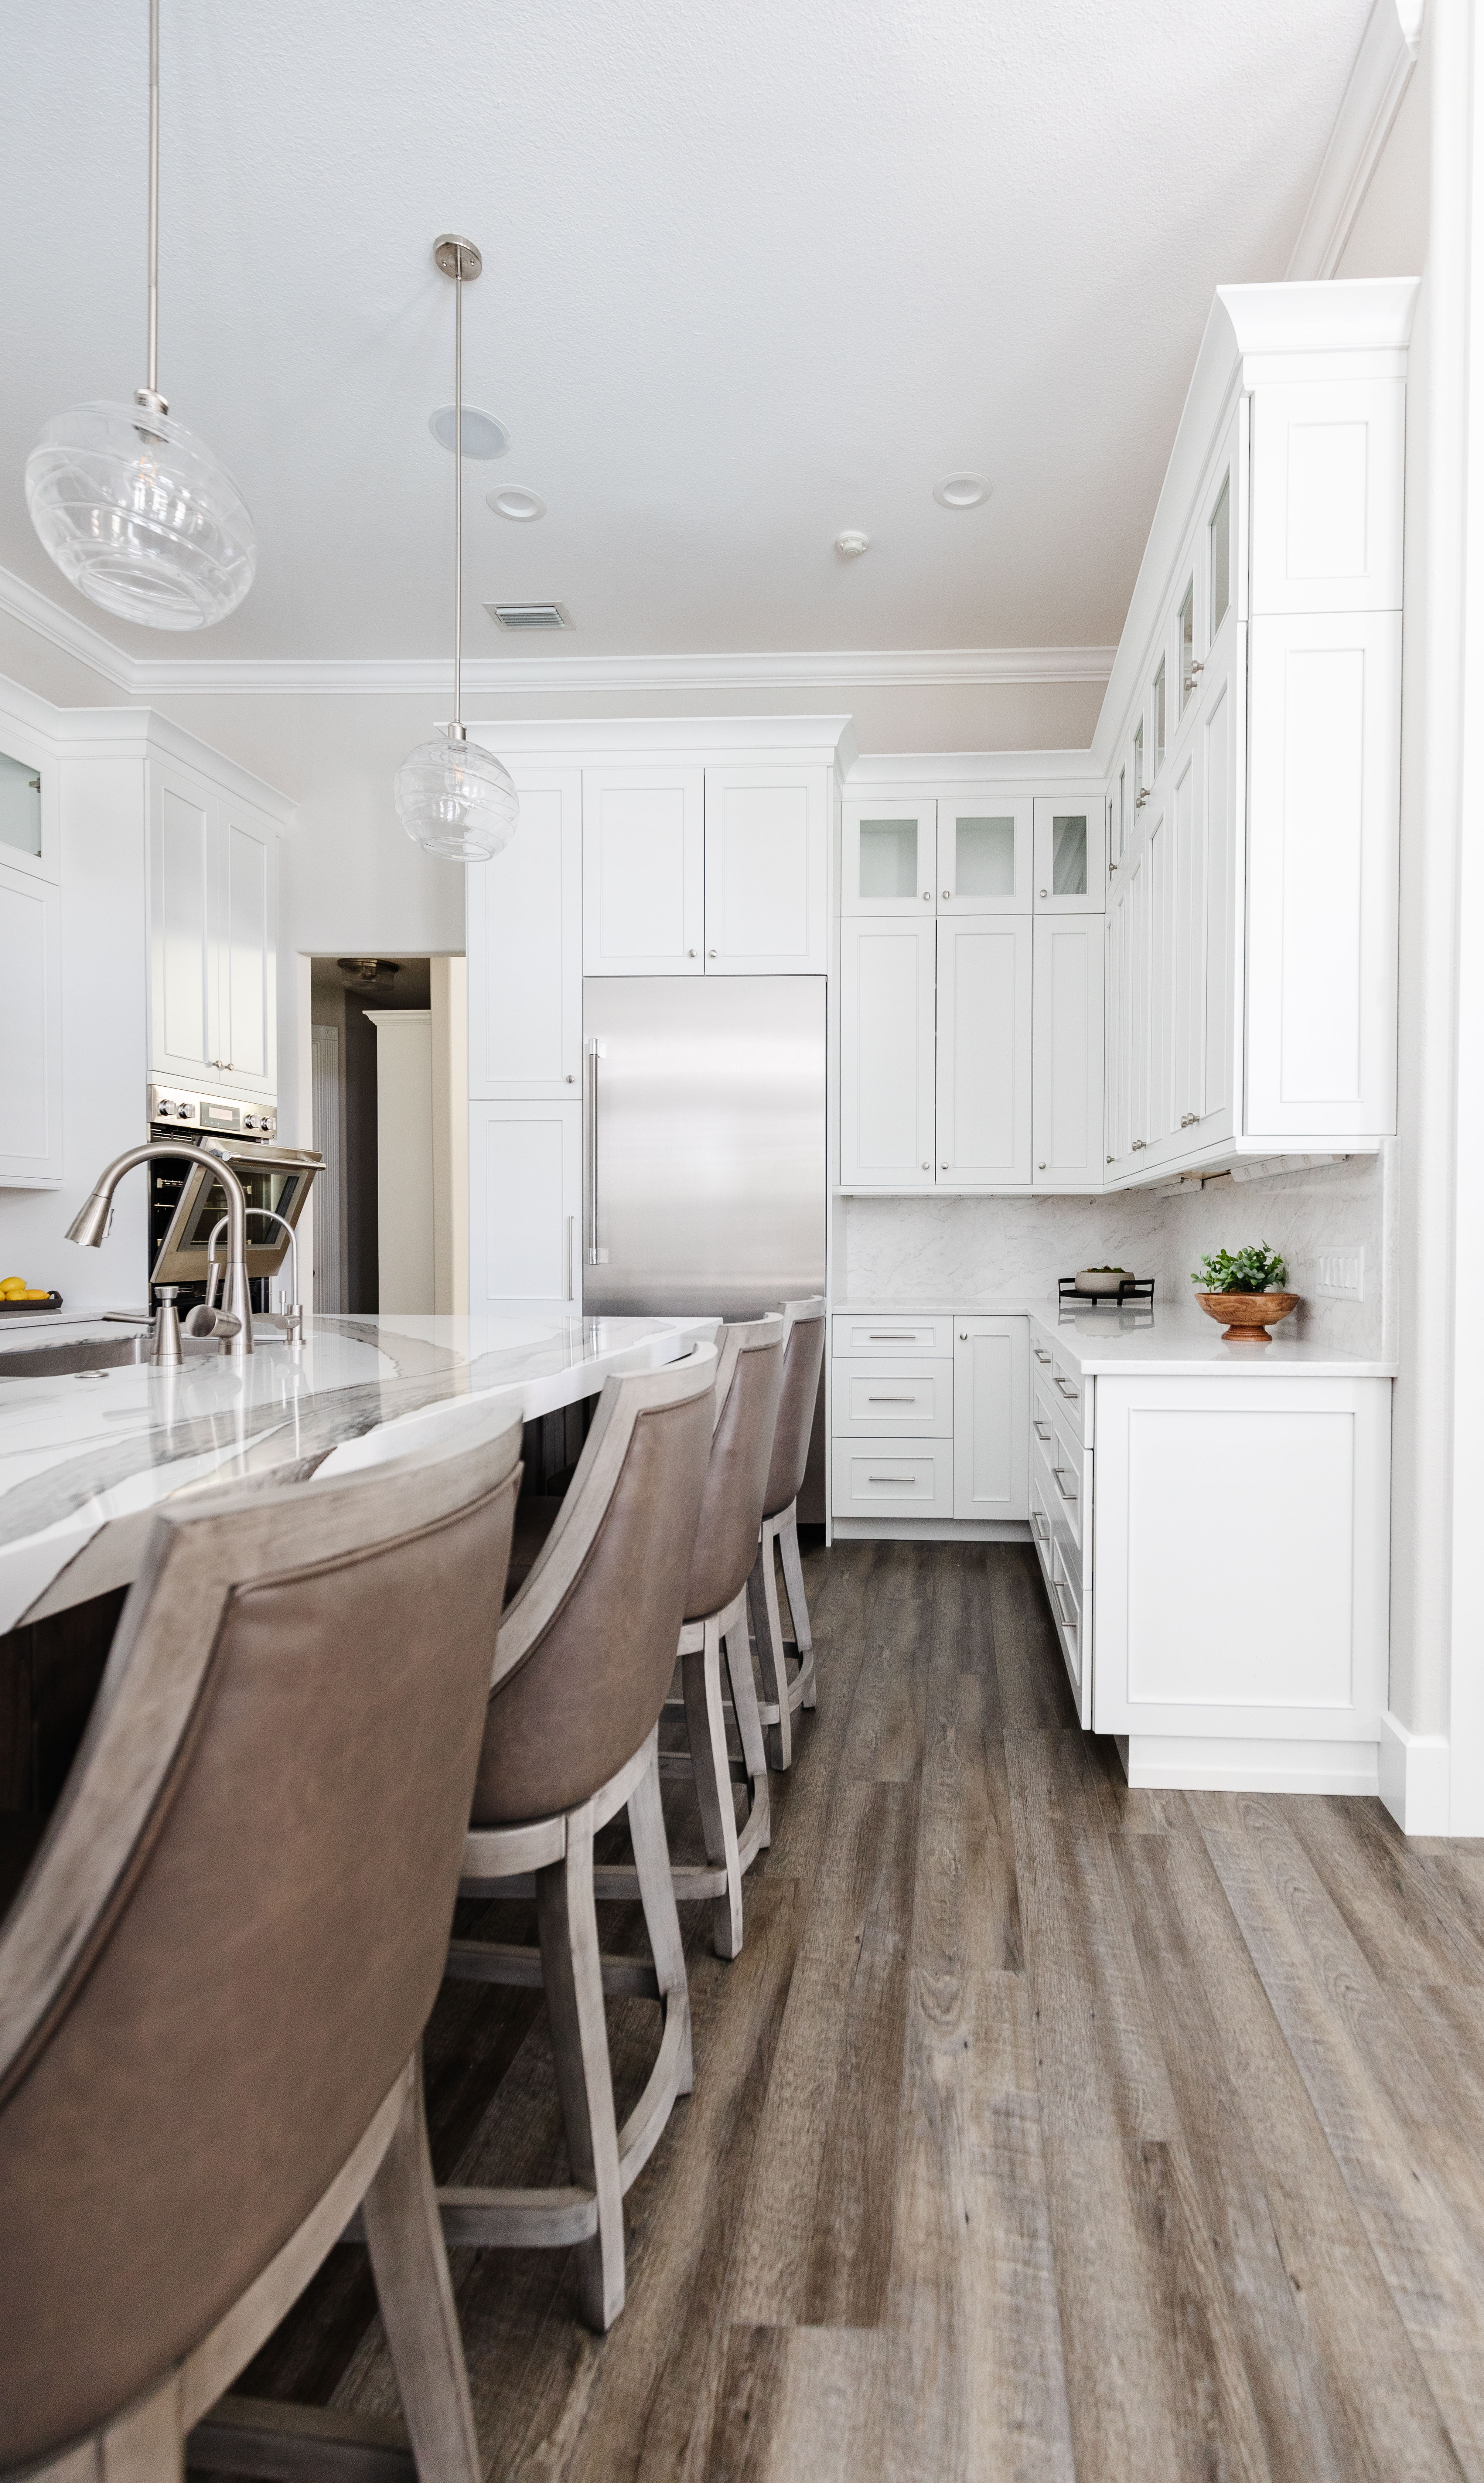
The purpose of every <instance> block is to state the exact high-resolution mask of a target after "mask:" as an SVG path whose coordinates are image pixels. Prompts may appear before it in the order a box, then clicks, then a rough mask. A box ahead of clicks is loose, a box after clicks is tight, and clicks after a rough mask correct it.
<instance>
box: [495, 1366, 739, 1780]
mask: <svg viewBox="0 0 1484 2483" xmlns="http://www.w3.org/2000/svg"><path fill="white" fill-rule="evenodd" d="M716 1360H717V1357H716V1348H715V1347H714V1346H711V1345H702V1346H698V1347H696V1348H694V1350H693V1351H692V1352H691V1353H690V1354H689V1355H687V1356H686V1357H685V1359H684V1360H682V1361H679V1362H672V1363H667V1364H666V1365H665V1367H664V1368H663V1369H662V1370H660V1371H645V1372H634V1373H631V1374H628V1375H625V1376H623V1377H622V1378H615V1379H609V1380H608V1381H606V1382H605V1384H604V1387H603V1393H602V1395H601V1397H600V1398H599V1399H598V1402H597V1412H596V1415H595V1417H594V1420H593V1428H592V1429H591V1430H590V1431H589V1433H588V1438H587V1444H586V1446H585V1448H584V1449H583V1452H582V1456H581V1458H580V1460H579V1462H578V1465H577V1471H576V1473H575V1474H574V1475H573V1477H572V1479H571V1482H570V1484H569V1486H568V1490H567V1494H566V1497H565V1499H564V1500H563V1502H562V1507H561V1510H560V1513H559V1514H558V1517H557V1521H556V1524H555V1525H554V1526H553V1527H552V1530H551V1532H550V1534H549V1535H547V1537H546V1540H545V1542H544V1543H543V1546H542V1548H541V1552H540V1555H539V1557H538V1559H537V1561H536V1562H535V1565H534V1566H533V1568H532V1570H531V1573H530V1576H529V1577H528V1578H527V1579H526V1581H525V1584H524V1585H523V1586H522V1587H521V1589H520V1590H519V1592H518V1593H517V1594H516V1595H514V1596H513V1597H512V1599H511V1602H510V1604H509V1606H508V1608H507V1610H506V1613H505V1615H504V1618H503V1620H502V1621H501V1623H500V1640H499V1646H498V1648H497V1650H496V1654H495V1661H494V1672H493V1677H492V1679H491V1682H490V1708H489V1718H488V1722H487V1725H486V1731H485V1744H484V1749H483V1752H482V1753H481V1757H480V1762H479V1776H478V1781H477V1783H476V1786H475V1789H474V1803H473V1811H472V1819H473V1825H474V1826H475V1827H476V1828H481V1827H483V1828H493V1827H501V1826H505V1825H508V1824H510V1823H513V1822H515V1821H517V1820H522V1819H543V1818H548V1817H549V1816H550V1815H551V1814H552V1813H553V1812H556V1811H561V1810H570V1809H572V1808H573V1807H574V1806H575V1805H576V1804H577V1803H578V1802H586V1801H587V1800H588V1799H589V1797H590V1796H591V1795H593V1794H595V1793H596V1792H597V1790H598V1788H599V1786H600V1785H604V1784H606V1783H607V1781H608V1779H609V1777H610V1776H613V1775H617V1774H618V1772H619V1770H620V1768H622V1767H623V1765H624V1763H625V1761H627V1760H628V1759H631V1758H632V1757H633V1755H634V1752H635V1751H636V1750H637V1749H640V1748H641V1747H642V1745H643V1744H644V1742H645V1740H646V1739H647V1737H648V1735H649V1732H650V1731H651V1730H652V1728H653V1725H654V1723H655V1721H656V1719H657V1718H658V1715H659V1711H660V1708H661V1707H662V1706H663V1704H664V1700H665V1694H666V1692H667V1691H668V1689H669V1687H670V1681H671V1675H672V1674H673V1672H674V1670H675V1660H676V1642H677V1641H678V1639H679V1635H680V1620H681V1615H682V1612H683V1607H684V1601H685V1581H686V1578H687V1575H688V1574H689V1570H690V1562H691V1552H692V1548H693V1546H694V1544H695V1540H696V1520H697V1518H698V1516H699V1515H700V1511H701V1495H702V1489H703V1488H704V1484H705V1476H706V1449H707V1443H708V1440H709V1437H710V1429H711V1393H712V1381H713V1379H714V1376H715V1373H716Z"/></svg>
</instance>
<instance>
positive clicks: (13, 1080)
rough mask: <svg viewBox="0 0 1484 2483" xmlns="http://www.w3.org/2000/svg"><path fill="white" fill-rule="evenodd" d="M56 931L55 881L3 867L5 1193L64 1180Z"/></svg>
mask: <svg viewBox="0 0 1484 2483" xmlns="http://www.w3.org/2000/svg"><path fill="white" fill-rule="evenodd" d="M61 926H62V892H61V890H60V889H59V888H58V887H57V886H56V885H55V884H54V883H53V882H51V881H49V880H43V879H39V878H36V877H34V876H33V875H32V874H31V873H29V872H27V871H24V870H11V869H6V868H0V1060H3V1061H4V1063H5V1076H4V1079H3V1081H0V1187H3V1188H12V1189H55V1188H58V1187H59V1186H60V1184H61V1180H62V927H61ZM6 1272H7V1273H8V1274H11V1273H15V1272H19V1273H21V1274H24V1273H25V1272H26V1271H25V1269H24V1268H22V1269H20V1270H13V1269H9V1268H8V1269H7V1271H6ZM32 1281H33V1282H35V1281H36V1279H35V1278H33V1279H32Z"/></svg>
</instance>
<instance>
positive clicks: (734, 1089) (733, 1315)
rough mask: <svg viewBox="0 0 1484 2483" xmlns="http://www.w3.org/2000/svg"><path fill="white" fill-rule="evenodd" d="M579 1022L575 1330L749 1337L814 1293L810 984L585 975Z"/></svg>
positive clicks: (814, 1081) (816, 1159) (823, 1190)
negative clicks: (730, 1325) (676, 1319)
mask: <svg viewBox="0 0 1484 2483" xmlns="http://www.w3.org/2000/svg"><path fill="white" fill-rule="evenodd" d="M582 1019H583V1025H582V1030H583V1038H584V1044H583V1048H584V1056H585V1061H586V1073H587V1075H586V1096H585V1102H584V1127H583V1139H584V1153H583V1235H584V1250H583V1259H584V1266H583V1309H584V1310H585V1311H586V1312H587V1313H588V1315H589V1316H590V1317H595V1316H596V1317H600V1316H601V1315H602V1314H603V1313H604V1312H610V1313H614V1314H619V1313H637V1314H644V1313H647V1312H664V1313H685V1312H691V1313H701V1314H708V1313H714V1314H716V1315H717V1316H718V1317H720V1318H722V1319H755V1318H756V1317H757V1316H758V1315H759V1313H760V1312H762V1311H765V1310H771V1309H773V1308H774V1307H775V1306H776V1305H777V1304H778V1303H779V1302H781V1301H782V1300H784V1299H785V1298H788V1297H790V1296H794V1295H802V1294H819V1293H823V1291H824V1285H825V1223H826V1214H827V1202H828V1181H827V1158H826V1151H825V984H824V977H823V975H695V976H690V975H686V976H679V975H674V976H672V975H646V976H642V977H641V976H633V977H630V976H627V975H613V976H608V975H594V976H592V977H591V978H590V979H589V980H588V981H586V982H585V983H584V984H583V987H582ZM821 1429H822V1424H820V1423H816V1439H815V1451H814V1454H812V1455H811V1456H810V1460H809V1464H810V1476H809V1482H808V1484H807V1485H806V1491H805V1493H802V1494H801V1495H800V1509H799V1513H800V1516H801V1517H805V1518H808V1517H809V1516H811V1515H815V1516H817V1517H818V1518H821V1519H822V1518H823V1515H824V1494H823V1452H822V1441H821V1439H820V1436H819V1434H820V1431H821ZM816 1468H817V1474H816ZM811 1504H815V1506H811Z"/></svg>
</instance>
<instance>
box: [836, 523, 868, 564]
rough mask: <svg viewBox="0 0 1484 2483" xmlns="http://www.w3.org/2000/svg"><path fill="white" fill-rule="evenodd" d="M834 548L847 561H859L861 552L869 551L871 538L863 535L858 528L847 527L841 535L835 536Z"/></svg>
mask: <svg viewBox="0 0 1484 2483" xmlns="http://www.w3.org/2000/svg"><path fill="white" fill-rule="evenodd" d="M870 548H871V538H870V536H869V535H863V534H862V533H861V529H860V527H859V526H847V527H846V529H845V531H844V533H843V534H842V535H836V536H835V550H836V551H837V552H842V553H843V554H844V556H845V558H846V559H847V560H859V559H860V557H861V553H862V552H863V551H869V550H870Z"/></svg>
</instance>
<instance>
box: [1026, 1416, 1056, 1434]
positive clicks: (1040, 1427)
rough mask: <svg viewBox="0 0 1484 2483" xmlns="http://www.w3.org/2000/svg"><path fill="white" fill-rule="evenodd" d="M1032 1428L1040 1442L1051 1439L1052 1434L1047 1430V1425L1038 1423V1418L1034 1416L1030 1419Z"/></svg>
mask: <svg viewBox="0 0 1484 2483" xmlns="http://www.w3.org/2000/svg"><path fill="white" fill-rule="evenodd" d="M1030 1427H1031V1429H1032V1430H1033V1431H1034V1432H1035V1434H1036V1437H1037V1439H1038V1440H1048V1439H1049V1438H1050V1436H1051V1434H1050V1432H1049V1431H1048V1430H1047V1428H1046V1426H1045V1424H1043V1423H1038V1422H1037V1420H1036V1418H1035V1416H1034V1414H1033V1415H1032V1416H1031V1419H1030Z"/></svg>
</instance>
